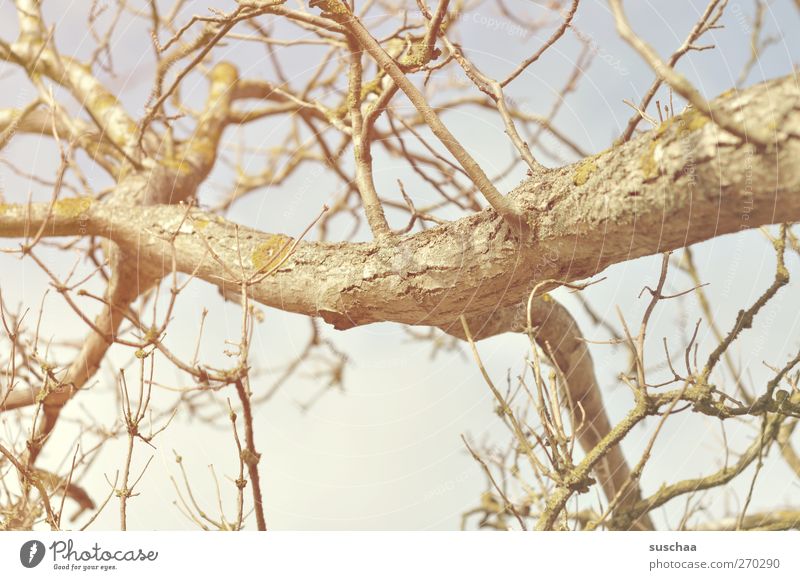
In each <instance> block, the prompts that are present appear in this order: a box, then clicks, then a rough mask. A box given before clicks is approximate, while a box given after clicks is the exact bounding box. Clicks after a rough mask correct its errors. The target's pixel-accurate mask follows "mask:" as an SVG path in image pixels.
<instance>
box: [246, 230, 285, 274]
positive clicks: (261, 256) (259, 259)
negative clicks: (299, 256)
mask: <svg viewBox="0 0 800 580" xmlns="http://www.w3.org/2000/svg"><path fill="white" fill-rule="evenodd" d="M291 244H292V238H290V237H288V236H283V235H280V234H277V235H274V236H270V237H269V238H268V239H267V240H266V241H265V242H262V243H260V244H259V245H257V246H256V247H255V249H254V250H253V253H252V254H251V255H250V259H251V260H252V262H253V268H254V269H255V270H256V271H259V272H263V271H267V270H269V269H270V268H274V267H275V266H277V265H278V264H280V263H281V261H282V260H283V259H284V258H285V257H286V256H287V255H288V254H289V250H290V249H291Z"/></svg>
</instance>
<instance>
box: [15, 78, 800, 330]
mask: <svg viewBox="0 0 800 580" xmlns="http://www.w3.org/2000/svg"><path fill="white" fill-rule="evenodd" d="M715 107H718V108H725V109H727V110H728V111H731V112H733V111H736V112H737V114H741V115H747V116H748V118H749V119H750V120H751V122H754V123H759V124H761V125H763V126H771V127H773V131H774V132H775V141H776V146H775V147H774V148H770V149H763V150H755V149H754V148H753V147H752V146H748V145H746V144H743V143H741V142H740V141H739V140H738V139H736V138H734V137H732V136H730V135H728V134H727V133H724V132H722V131H720V130H718V129H717V128H716V126H715V125H714V124H713V123H709V122H706V119H705V117H703V116H702V115H700V114H698V113H694V112H693V111H688V112H687V113H684V114H683V115H680V116H678V117H675V118H673V119H670V120H669V121H667V122H666V123H664V124H663V125H662V126H661V127H659V128H657V129H655V130H653V131H651V132H649V133H646V134H644V135H641V136H639V137H637V138H636V139H634V140H632V141H630V142H628V143H625V144H623V145H620V146H617V147H614V148H612V149H610V150H608V151H605V152H603V153H601V154H599V155H596V156H594V157H591V158H588V159H585V160H584V161H582V162H580V163H577V164H574V165H571V166H566V167H563V168H560V169H558V170H554V171H550V172H547V173H546V174H543V175H535V176H534V177H532V178H530V179H528V180H526V181H525V182H523V183H522V184H521V185H520V186H519V187H517V188H516V189H515V190H514V191H513V192H512V193H511V194H510V196H512V197H513V198H514V199H515V201H516V202H517V204H518V205H519V206H520V207H523V208H525V216H524V217H525V219H527V220H528V224H529V226H530V228H531V229H532V230H533V232H535V236H534V238H533V239H532V240H531V241H530V242H528V243H522V242H521V241H519V240H517V239H515V238H514V236H513V235H511V232H510V230H509V228H508V226H507V224H505V223H504V221H503V220H502V219H500V218H499V217H498V216H497V214H496V213H494V212H493V211H492V210H486V211H483V212H480V213H477V214H475V215H471V216H468V217H465V218H463V219H460V220H458V221H455V222H451V223H448V224H445V225H443V226H439V227H436V228H432V229H430V230H427V231H425V232H421V233H417V234H413V235H407V236H400V237H397V239H396V241H395V242H394V243H392V244H385V243H381V242H372V243H312V242H301V243H300V244H298V246H297V248H296V250H295V251H294V253H293V255H292V257H291V258H289V260H287V261H286V262H285V263H284V264H283V265H282V266H281V267H280V268H279V269H278V270H277V271H276V272H275V273H274V274H272V275H271V276H270V277H269V278H267V279H265V280H263V281H261V282H260V283H259V284H254V285H252V286H250V288H249V292H250V295H251V297H252V298H253V299H254V300H256V301H258V302H261V303H262V304H265V305H268V306H274V307H276V308H280V309H283V310H287V311H292V312H297V313H301V314H306V315H311V316H320V317H322V318H323V319H324V320H326V321H327V322H329V323H331V324H333V325H334V326H335V327H336V328H339V329H345V328H350V327H353V326H359V325H364V324H369V323H372V322H379V321H393V322H399V323H403V324H410V325H427V326H441V327H443V328H447V327H448V325H451V324H453V323H456V322H457V320H458V316H459V315H460V314H462V313H463V314H467V315H473V314H478V313H484V314H491V313H493V312H495V311H497V310H498V309H502V308H504V307H507V306H512V305H515V304H518V303H519V302H521V301H522V300H523V299H524V298H525V297H526V296H527V295H528V293H529V292H530V290H531V288H532V287H533V286H534V285H535V284H536V283H537V282H539V281H541V280H546V279H560V280H565V281H572V280H578V279H582V278H586V277H589V276H593V275H595V274H596V273H598V272H600V271H602V270H603V269H604V268H606V267H607V266H609V265H611V264H615V263H618V262H622V261H626V260H630V259H633V258H637V257H640V256H645V255H649V254H654V253H657V252H663V251H665V250H670V249H674V248H679V247H683V246H686V245H690V244H693V243H697V242H700V241H703V240H706V239H709V238H712V237H715V236H720V235H723V234H727V233H733V232H737V231H739V230H742V229H747V228H753V227H758V226H761V225H765V224H771V223H776V222H783V221H792V220H798V219H800V195H798V194H800V166H798V164H797V159H798V158H799V157H800V90H799V89H798V85H797V79H796V77H794V76H789V77H785V78H782V79H778V80H775V81H771V82H769V83H765V84H762V85H759V86H756V87H753V88H751V89H748V90H747V91H744V92H742V93H739V94H738V95H736V96H731V95H727V96H723V97H721V98H720V99H718V100H717V101H716V102H715ZM150 187H156V185H155V184H153V183H152V182H151V183H150ZM164 187H169V188H170V189H171V188H172V187H174V183H173V182H170V181H168V180H164ZM167 199H169V196H167ZM173 199H175V198H173ZM74 203H75V202H70V207H72V206H74ZM70 207H66V208H60V207H56V208H55V211H54V212H53V215H52V216H50V217H49V218H48V215H47V207H46V205H45V204H38V205H37V204H33V205H31V206H21V205H18V206H13V205H7V206H1V207H0V236H2V237H19V236H24V235H26V232H29V231H36V229H38V227H39V226H40V225H41V224H42V222H43V221H45V220H47V227H46V228H45V232H44V234H45V235H81V234H91V235H98V236H103V237H107V238H109V239H111V240H113V241H114V242H116V243H117V244H118V245H119V246H120V247H121V248H123V249H125V250H126V251H128V252H131V253H132V254H133V255H138V256H139V257H140V263H147V264H150V265H156V264H162V263H165V264H169V263H171V256H172V252H173V249H174V250H175V253H176V261H177V268H178V270H179V271H181V272H186V273H194V274H195V275H196V276H198V277H200V278H202V279H204V280H206V281H208V282H210V283H212V284H215V285H217V286H224V285H225V283H226V280H225V274H224V271H223V270H222V268H220V266H219V264H218V263H217V261H216V259H212V258H211V256H209V251H208V249H209V247H210V248H212V249H213V251H214V253H215V254H216V256H217V258H218V259H219V260H221V261H222V262H223V263H226V264H238V263H239V256H240V252H241V256H242V257H244V259H245V266H246V267H248V268H251V269H252V270H253V271H257V270H259V269H260V268H261V267H263V266H264V263H263V257H264V250H265V249H269V248H271V247H273V246H274V242H275V239H276V236H275V235H274V234H265V233H262V232H258V231H256V230H249V229H247V228H243V227H240V226H237V225H236V224H233V223H231V222H228V221H226V220H224V219H222V218H220V217H218V216H215V215H212V214H206V213H203V212H200V211H196V210H193V211H191V212H190V213H189V218H188V220H187V219H185V216H186V208H181V207H175V206H165V205H158V206H149V207H126V208H125V211H124V212H119V211H118V210H115V209H114V207H112V206H110V205H109V204H107V203H95V202H91V200H87V201H86V208H85V211H83V212H78V213H77V214H76V213H75V212H74V211H71V210H70ZM237 229H238V231H239V233H240V235H239V236H238V238H237V236H236V231H237ZM175 230H177V231H175ZM237 239H238V246H237ZM281 239H284V237H283V236H279V237H278V240H281ZM279 246H280V244H279ZM173 247H174V248H173ZM227 282H230V281H227Z"/></svg>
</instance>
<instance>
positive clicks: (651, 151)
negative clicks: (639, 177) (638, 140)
mask: <svg viewBox="0 0 800 580" xmlns="http://www.w3.org/2000/svg"><path fill="white" fill-rule="evenodd" d="M656 147H658V141H657V140H656V139H653V140H652V141H650V144H649V145H648V146H647V151H646V152H645V153H644V155H642V157H641V158H640V159H639V168H640V169H641V170H642V173H643V174H644V178H645V179H653V178H655V177H658V173H659V169H658V161H656Z"/></svg>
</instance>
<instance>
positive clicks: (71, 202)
mask: <svg viewBox="0 0 800 580" xmlns="http://www.w3.org/2000/svg"><path fill="white" fill-rule="evenodd" d="M93 201H94V200H93V199H92V198H91V197H67V198H64V199H59V200H58V201H56V203H55V204H53V213H54V214H55V215H57V216H59V217H65V218H75V217H78V216H80V215H82V214H84V213H86V212H87V211H89V208H90V207H91V206H92V202H93Z"/></svg>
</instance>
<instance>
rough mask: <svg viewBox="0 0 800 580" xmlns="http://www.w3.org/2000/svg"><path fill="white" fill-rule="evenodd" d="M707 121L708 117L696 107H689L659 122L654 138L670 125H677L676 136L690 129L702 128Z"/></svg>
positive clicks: (686, 132) (664, 131)
mask: <svg viewBox="0 0 800 580" xmlns="http://www.w3.org/2000/svg"><path fill="white" fill-rule="evenodd" d="M709 121H710V119H709V118H708V117H707V116H706V115H704V114H703V113H701V112H700V111H698V110H697V109H689V110H688V111H686V112H685V113H682V114H680V115H676V116H675V117H670V118H669V119H667V120H666V121H664V122H663V123H661V125H659V126H658V129H657V130H656V139H658V138H659V137H661V136H662V135H664V133H666V132H667V131H669V130H670V129H671V128H672V127H677V128H678V136H679V137H683V136H684V135H686V134H688V133H691V132H692V131H697V130H698V129H701V128H703V127H704V126H705V125H706V123H708V122H709Z"/></svg>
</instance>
